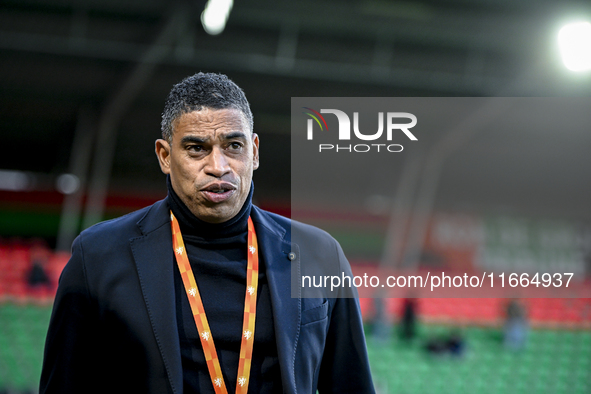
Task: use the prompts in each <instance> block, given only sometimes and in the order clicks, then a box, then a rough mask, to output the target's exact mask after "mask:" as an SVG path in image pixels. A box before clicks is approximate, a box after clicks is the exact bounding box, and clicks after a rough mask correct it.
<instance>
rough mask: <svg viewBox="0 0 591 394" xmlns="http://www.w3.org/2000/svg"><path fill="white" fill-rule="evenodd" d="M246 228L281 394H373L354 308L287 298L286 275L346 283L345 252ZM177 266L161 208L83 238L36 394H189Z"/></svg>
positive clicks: (311, 231)
mask: <svg viewBox="0 0 591 394" xmlns="http://www.w3.org/2000/svg"><path fill="white" fill-rule="evenodd" d="M251 217H252V219H253V222H254V225H255V228H256V232H257V238H258V242H259V250H260V253H261V258H262V259H263V262H264V264H265V265H266V270H267V276H268V281H269V289H270V292H271V301H272V310H273V324H274V326H275V335H276V338H277V352H278V356H279V362H280V370H281V379H282V382H283V387H284V392H285V393H292V394H295V393H310V394H314V393H316V390H317V389H318V390H319V391H320V392H321V393H373V392H374V389H373V384H372V381H371V376H370V370H369V364H368V359H367V351H366V347H365V338H364V334H363V326H362V321H361V315H360V311H359V303H358V301H357V300H356V299H351V298H349V299H345V298H329V297H331V295H327V296H326V297H318V298H302V297H300V296H299V294H301V293H300V292H301V289H299V288H297V287H294V289H295V290H294V293H295V295H296V296H295V297H292V295H293V294H292V291H291V290H292V285H291V276H292V275H291V273H292V271H293V272H294V273H300V272H301V267H302V266H305V265H306V264H312V265H316V266H318V265H320V263H322V264H325V265H326V264H328V265H329V266H330V265H333V266H335V265H336V266H337V267H339V269H344V270H345V271H346V272H350V267H349V264H348V262H347V260H346V259H345V257H344V255H343V253H342V251H341V249H340V246H339V245H338V243H337V242H336V241H335V240H334V239H333V238H332V237H330V236H329V235H328V234H327V233H325V232H323V231H322V230H319V229H317V228H315V227H312V226H307V225H304V224H301V223H298V222H295V221H291V220H289V219H286V218H284V217H281V216H278V215H275V214H272V213H269V212H266V211H263V210H261V209H259V208H257V207H253V210H252V213H251ZM292 229H293V230H294V231H296V232H297V233H298V234H300V235H299V236H298V240H301V241H300V242H301V244H296V243H293V244H292V242H291V234H292ZM292 251H293V253H295V255H294V254H292V255H291V256H290V255H289V254H290V252H292ZM290 257H291V259H290ZM173 259H174V256H173V253H172V236H171V229H170V214H169V209H168V203H167V201H166V200H162V201H159V202H157V203H155V204H154V205H152V206H149V207H146V208H144V209H142V210H139V211H136V212H133V213H130V214H128V215H126V216H123V217H121V218H118V219H114V220H111V221H107V222H103V223H99V224H97V225H95V226H93V227H91V228H89V229H87V230H85V231H83V232H82V233H81V234H80V236H79V237H78V238H77V239H76V240H75V241H74V244H73V247H72V257H71V259H70V261H69V262H68V264H67V265H66V267H65V268H64V271H63V272H62V275H61V277H60V282H59V287H58V292H57V296H56V299H55V303H54V307H53V313H52V316H51V322H50V325H49V331H48V334H47V340H46V345H45V355H44V361H43V371H42V375H41V385H40V393H60V394H66V393H88V392H91V393H93V392H97V393H99V392H101V393H105V392H106V393H109V394H112V393H154V394H164V393H182V390H183V372H182V366H181V356H180V348H179V338H178V330H177V327H176V321H177V320H176V316H175V313H176V309H175V298H174V289H173V287H174V283H173V272H174V271H173V269H175V267H176V266H175V264H174V260H173ZM294 283H296V286H297V280H296V282H294Z"/></svg>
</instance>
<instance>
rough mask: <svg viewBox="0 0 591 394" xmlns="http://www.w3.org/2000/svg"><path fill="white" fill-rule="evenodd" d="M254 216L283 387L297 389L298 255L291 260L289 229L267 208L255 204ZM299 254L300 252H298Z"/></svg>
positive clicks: (285, 390)
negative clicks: (293, 287)
mask: <svg viewBox="0 0 591 394" xmlns="http://www.w3.org/2000/svg"><path fill="white" fill-rule="evenodd" d="M252 219H253V222H254V224H255V230H256V234H257V240H258V243H259V252H260V253H262V257H263V262H264V264H265V267H266V272H267V280H268V281H269V290H270V293H271V307H272V310H273V324H274V328H275V338H276V342H277V355H278V357H279V367H280V370H281V380H282V381H283V390H284V392H286V393H295V388H296V385H295V350H296V346H297V339H298V335H299V330H300V321H301V305H300V304H301V299H300V298H299V297H297V298H292V294H291V278H292V275H291V272H292V268H293V269H295V270H296V272H297V271H298V270H299V258H297V259H295V260H294V261H290V260H289V258H288V254H289V253H290V252H291V248H292V245H291V244H290V242H289V240H286V239H285V234H286V230H285V229H283V228H282V227H281V226H279V225H278V224H277V223H276V222H275V221H273V220H272V219H271V218H270V217H268V215H267V214H265V212H263V211H261V210H259V209H258V208H256V207H254V209H253V210H252ZM294 246H295V245H294ZM295 247H296V248H297V246H295ZM296 256H299V253H297V252H296Z"/></svg>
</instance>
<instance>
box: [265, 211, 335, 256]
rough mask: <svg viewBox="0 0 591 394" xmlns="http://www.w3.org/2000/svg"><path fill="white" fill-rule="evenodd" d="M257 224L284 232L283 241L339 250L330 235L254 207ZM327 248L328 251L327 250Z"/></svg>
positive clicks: (308, 225) (314, 227)
mask: <svg viewBox="0 0 591 394" xmlns="http://www.w3.org/2000/svg"><path fill="white" fill-rule="evenodd" d="M254 208H255V210H256V216H257V218H258V221H259V222H263V223H269V222H272V223H273V225H269V224H267V227H273V226H277V227H280V228H281V229H283V230H284V231H285V239H286V240H287V241H288V242H293V243H296V244H300V245H313V246H314V247H315V248H318V249H320V250H324V251H328V250H335V249H336V250H339V249H340V245H339V243H338V241H337V240H336V239H334V237H333V236H332V235H330V234H329V233H328V232H326V231H325V230H322V229H320V228H318V227H316V226H312V225H310V224H306V223H303V222H300V221H297V220H293V219H290V218H287V217H285V216H282V215H279V214H276V213H273V212H269V211H265V210H263V209H260V208H258V207H256V206H254ZM327 248H328V249H327Z"/></svg>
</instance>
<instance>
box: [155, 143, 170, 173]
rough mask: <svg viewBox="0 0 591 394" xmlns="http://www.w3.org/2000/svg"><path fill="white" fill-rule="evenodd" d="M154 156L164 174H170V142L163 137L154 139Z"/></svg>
mask: <svg viewBox="0 0 591 394" xmlns="http://www.w3.org/2000/svg"><path fill="white" fill-rule="evenodd" d="M156 156H157V157H158V163H160V169H161V170H162V172H163V173H165V174H170V144H169V143H168V141H166V140H163V139H158V140H156Z"/></svg>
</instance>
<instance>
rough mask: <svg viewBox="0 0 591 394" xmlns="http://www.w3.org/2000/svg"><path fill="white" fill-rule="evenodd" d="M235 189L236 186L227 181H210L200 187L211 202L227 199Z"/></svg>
mask: <svg viewBox="0 0 591 394" xmlns="http://www.w3.org/2000/svg"><path fill="white" fill-rule="evenodd" d="M235 191H236V187H235V186H234V185H232V184H231V183H227V182H221V183H212V184H209V185H207V186H206V187H204V188H203V189H201V192H202V193H203V195H204V196H205V198H206V199H207V200H209V201H211V202H213V203H219V202H222V201H225V200H227V199H228V198H230V197H231V196H232V195H233V194H234V192H235Z"/></svg>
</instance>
